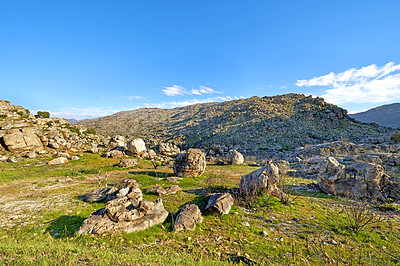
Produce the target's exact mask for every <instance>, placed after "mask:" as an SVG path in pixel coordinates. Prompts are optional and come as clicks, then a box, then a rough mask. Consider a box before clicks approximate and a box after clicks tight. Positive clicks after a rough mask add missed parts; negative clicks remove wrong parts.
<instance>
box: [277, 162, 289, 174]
mask: <svg viewBox="0 0 400 266" xmlns="http://www.w3.org/2000/svg"><path fill="white" fill-rule="evenodd" d="M274 163H275V164H276V166H278V169H279V175H286V174H287V172H288V170H289V169H290V164H289V162H288V161H286V160H277V161H275V162H274Z"/></svg>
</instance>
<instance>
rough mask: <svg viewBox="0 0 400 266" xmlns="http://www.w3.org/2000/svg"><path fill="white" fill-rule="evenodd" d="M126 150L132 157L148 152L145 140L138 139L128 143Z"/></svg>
mask: <svg viewBox="0 0 400 266" xmlns="http://www.w3.org/2000/svg"><path fill="white" fill-rule="evenodd" d="M126 149H127V150H128V151H129V152H130V153H131V154H132V155H138V154H140V153H142V152H144V151H146V144H145V143H144V140H143V139H141V138H136V139H133V140H130V141H128V142H127V143H126Z"/></svg>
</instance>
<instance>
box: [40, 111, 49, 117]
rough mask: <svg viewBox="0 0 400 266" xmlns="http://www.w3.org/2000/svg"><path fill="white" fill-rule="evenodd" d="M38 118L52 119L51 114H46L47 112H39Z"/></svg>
mask: <svg viewBox="0 0 400 266" xmlns="http://www.w3.org/2000/svg"><path fill="white" fill-rule="evenodd" d="M37 117H40V118H50V113H49V112H45V111H38V112H37Z"/></svg>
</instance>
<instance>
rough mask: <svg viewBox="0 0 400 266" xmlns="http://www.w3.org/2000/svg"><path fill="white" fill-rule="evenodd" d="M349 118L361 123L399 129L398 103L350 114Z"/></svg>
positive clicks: (399, 105)
mask: <svg viewBox="0 0 400 266" xmlns="http://www.w3.org/2000/svg"><path fill="white" fill-rule="evenodd" d="M350 117H353V118H354V119H356V120H358V121H361V122H367V123H377V124H378V125H381V126H386V127H393V128H400V103H393V104H386V105H382V106H378V107H376V108H373V109H370V110H368V111H365V112H361V113H357V114H351V115H350Z"/></svg>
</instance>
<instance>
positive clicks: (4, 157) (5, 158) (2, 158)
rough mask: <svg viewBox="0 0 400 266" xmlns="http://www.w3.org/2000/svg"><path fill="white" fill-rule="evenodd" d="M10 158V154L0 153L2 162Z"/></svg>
mask: <svg viewBox="0 0 400 266" xmlns="http://www.w3.org/2000/svg"><path fill="white" fill-rule="evenodd" d="M7 160H8V156H7V155H0V162H4V161H7Z"/></svg>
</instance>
